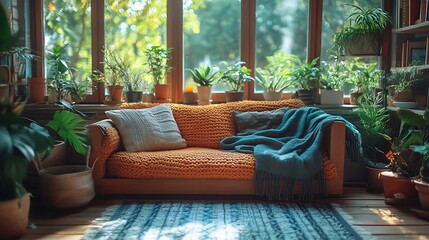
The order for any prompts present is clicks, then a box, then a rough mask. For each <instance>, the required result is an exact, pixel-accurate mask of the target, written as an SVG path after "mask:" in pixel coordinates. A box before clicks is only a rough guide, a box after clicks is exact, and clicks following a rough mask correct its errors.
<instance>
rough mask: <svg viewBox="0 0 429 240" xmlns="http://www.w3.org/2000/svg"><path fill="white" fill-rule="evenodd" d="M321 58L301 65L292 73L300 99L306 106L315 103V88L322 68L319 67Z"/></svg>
mask: <svg viewBox="0 0 429 240" xmlns="http://www.w3.org/2000/svg"><path fill="white" fill-rule="evenodd" d="M318 60H319V58H315V59H313V60H311V62H309V63H300V64H298V65H297V67H296V68H295V69H294V70H293V71H292V73H291V78H292V81H294V82H295V87H296V88H297V89H298V90H297V95H298V98H299V99H301V100H302V101H303V102H304V104H305V105H313V104H314V103H315V96H316V94H315V88H316V85H317V81H318V78H319V74H320V68H319V67H317V61H318Z"/></svg>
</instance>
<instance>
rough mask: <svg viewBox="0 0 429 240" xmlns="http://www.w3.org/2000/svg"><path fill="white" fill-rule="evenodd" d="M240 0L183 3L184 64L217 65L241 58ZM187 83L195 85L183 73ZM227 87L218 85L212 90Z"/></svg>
mask: <svg viewBox="0 0 429 240" xmlns="http://www.w3.org/2000/svg"><path fill="white" fill-rule="evenodd" d="M240 2H241V1H240V0H206V1H204V0H199V1H191V0H185V1H184V6H183V13H184V22H183V38H184V39H183V42H184V44H183V45H184V66H185V69H192V68H196V67H198V66H201V65H204V66H207V65H209V66H217V67H219V65H220V63H221V62H223V61H224V62H226V63H228V64H234V63H236V62H237V61H239V60H240V22H241V9H240V7H241V4H240ZM184 75H185V76H184V83H185V84H193V83H192V80H191V79H190V74H189V73H188V72H187V71H185V72H184ZM222 90H225V88H224V86H222V85H221V84H219V83H218V84H217V85H215V86H214V89H213V91H222Z"/></svg>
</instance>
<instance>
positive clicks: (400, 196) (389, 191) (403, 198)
mask: <svg viewBox="0 0 429 240" xmlns="http://www.w3.org/2000/svg"><path fill="white" fill-rule="evenodd" d="M380 180H381V181H382V182H383V188H384V198H385V199H384V202H385V203H386V204H388V205H413V204H417V203H418V193H417V191H416V189H415V187H414V183H413V181H412V179H410V178H405V177H402V176H400V175H398V174H397V173H394V172H391V171H385V172H382V173H380Z"/></svg>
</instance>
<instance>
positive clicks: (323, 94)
mask: <svg viewBox="0 0 429 240" xmlns="http://www.w3.org/2000/svg"><path fill="white" fill-rule="evenodd" d="M320 104H327V105H343V104H344V92H343V91H341V90H338V91H337V90H326V89H321V90H320Z"/></svg>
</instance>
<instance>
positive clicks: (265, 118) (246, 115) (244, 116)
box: [233, 107, 289, 136]
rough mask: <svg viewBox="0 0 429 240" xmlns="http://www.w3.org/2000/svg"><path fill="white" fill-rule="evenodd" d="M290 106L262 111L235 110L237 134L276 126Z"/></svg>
mask: <svg viewBox="0 0 429 240" xmlns="http://www.w3.org/2000/svg"><path fill="white" fill-rule="evenodd" d="M288 109H289V108H288V107H283V108H278V109H275V110H271V111H262V112H239V111H233V116H234V121H235V126H236V129H237V135H239V136H243V135H250V134H253V133H255V132H257V131H260V130H264V129H272V128H276V127H277V126H278V125H279V124H280V123H281V121H282V118H283V115H284V114H285V112H286V111H287V110H288Z"/></svg>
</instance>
